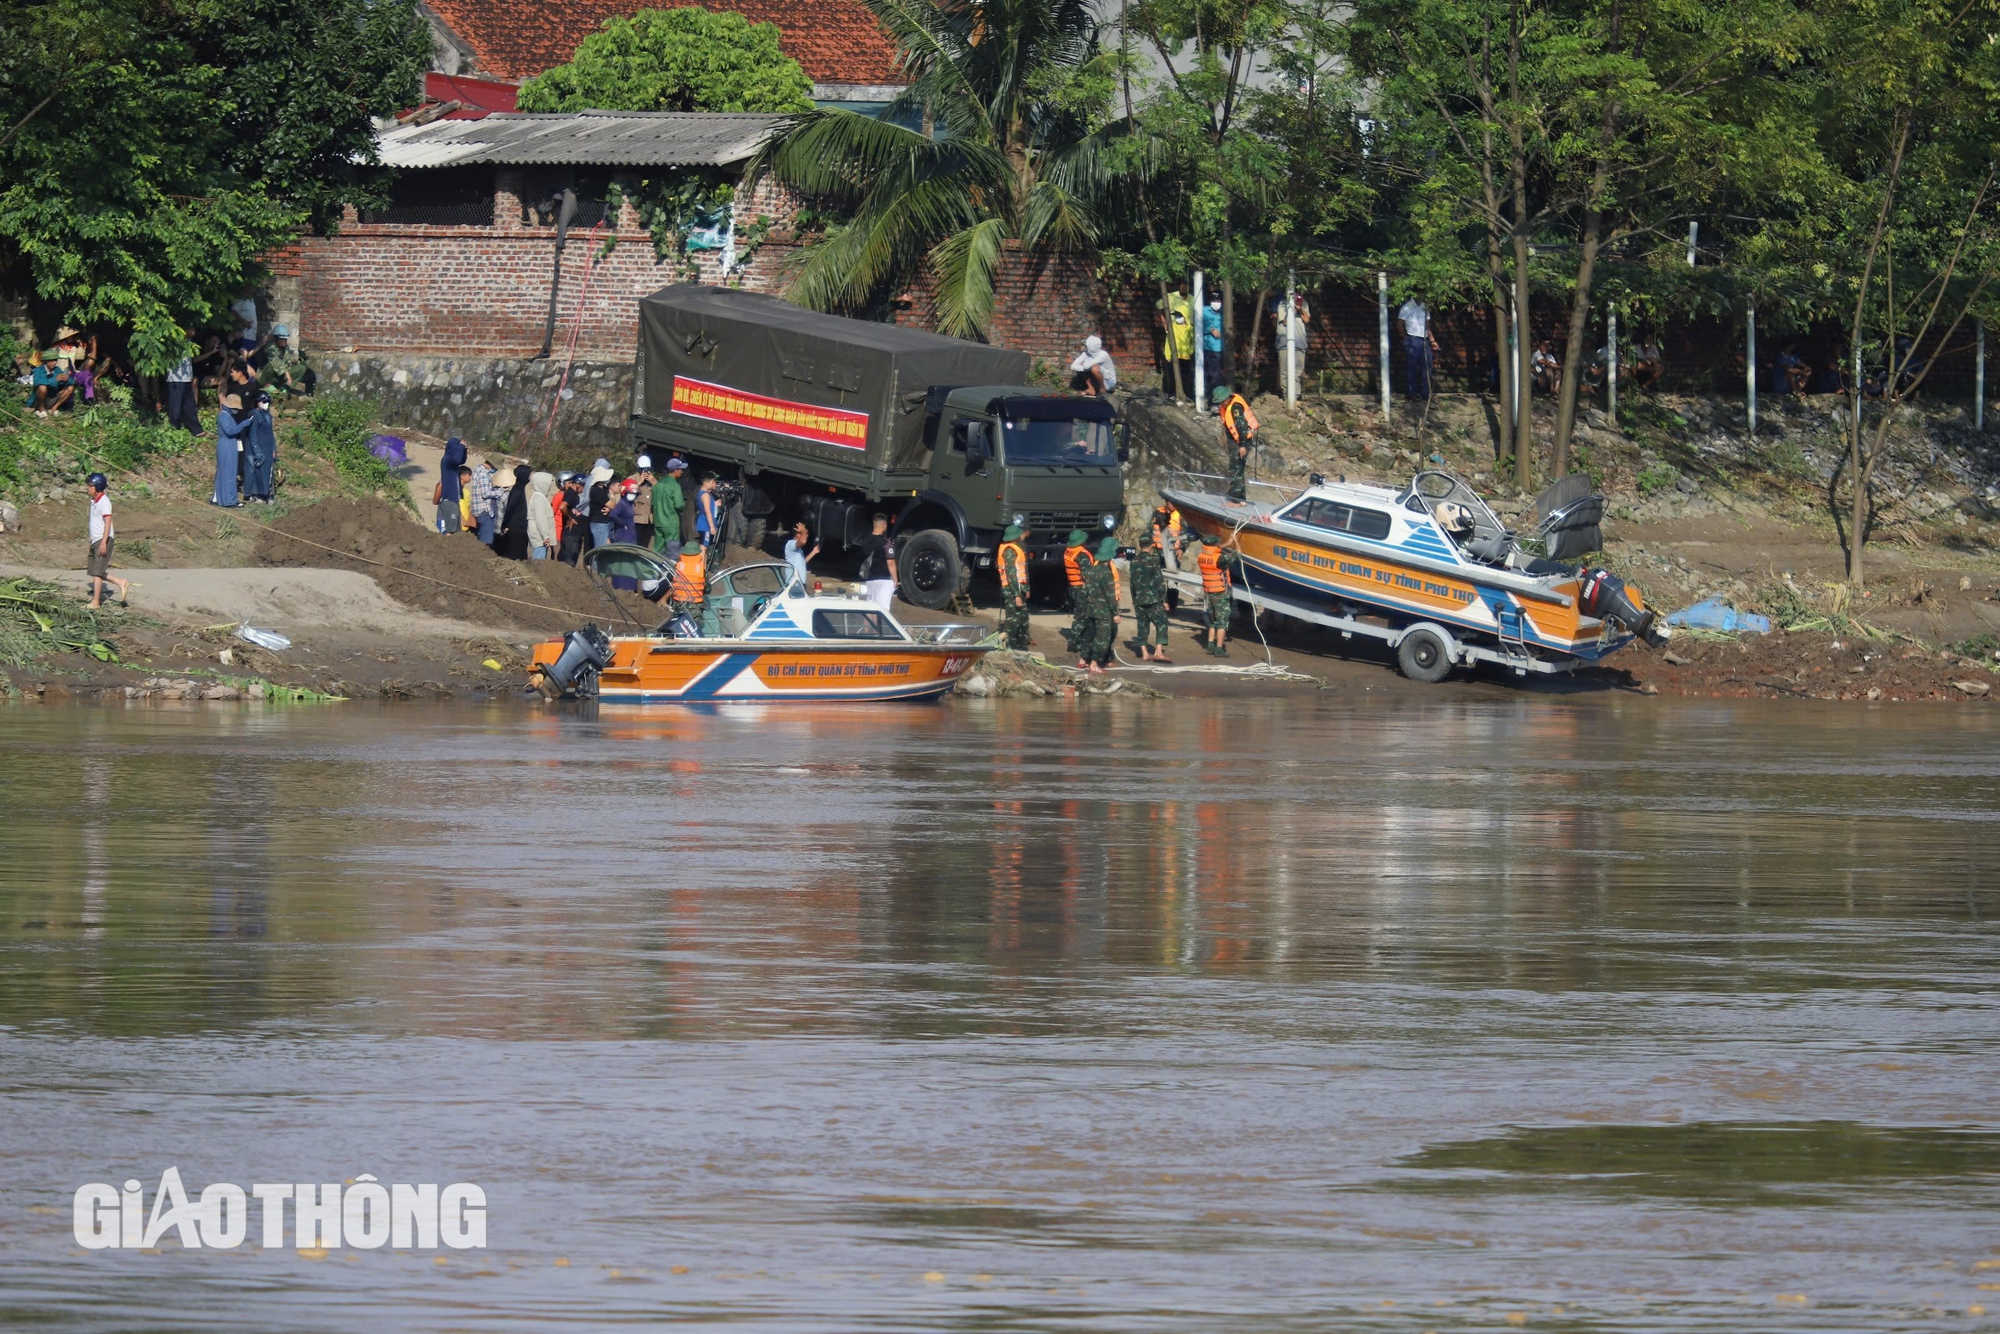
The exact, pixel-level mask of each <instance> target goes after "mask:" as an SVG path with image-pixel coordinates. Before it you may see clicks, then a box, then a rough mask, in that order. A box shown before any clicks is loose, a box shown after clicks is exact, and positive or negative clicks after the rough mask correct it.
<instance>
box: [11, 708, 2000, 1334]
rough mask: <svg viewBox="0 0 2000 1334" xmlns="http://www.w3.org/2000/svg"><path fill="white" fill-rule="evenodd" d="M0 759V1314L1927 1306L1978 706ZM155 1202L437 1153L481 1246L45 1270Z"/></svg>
mask: <svg viewBox="0 0 2000 1334" xmlns="http://www.w3.org/2000/svg"><path fill="white" fill-rule="evenodd" d="M6 727H7V730H6V732H5V733H4V735H5V738H6V740H5V742H4V745H5V759H6V763H5V765H4V766H0V802H4V807H5V809H6V810H7V811H8V812H9V817H8V820H7V823H6V825H5V838H6V846H5V848H4V850H0V851H4V858H0V868H4V869H0V1072H4V1073H0V1155H4V1161H5V1162H6V1163H7V1164H8V1170H7V1171H6V1173H5V1174H4V1175H0V1247H5V1248H6V1253H7V1254H8V1255H9V1256H10V1257H11V1258H12V1259H13V1263H12V1265H11V1266H10V1268H9V1269H8V1270H6V1271H0V1313H4V1314H6V1315H8V1316H10V1317H11V1318H13V1319H15V1320H17V1321H20V1322H23V1323H26V1324H29V1325H46V1324H53V1323H63V1324H67V1325H68V1326H70V1327H76V1328H95V1327H99V1326H102V1327H106V1328H110V1327H117V1326H122V1325H128V1324H130V1323H133V1321H134V1320H137V1319H139V1317H137V1316H136V1315H135V1314H134V1313H135V1312H136V1311H138V1310H139V1309H141V1308H142V1307H143V1308H144V1309H146V1310H155V1309H173V1310H175V1311H176V1312H178V1313H182V1314H183V1316H184V1318H185V1319H186V1320H187V1321H189V1322H190V1323H193V1324H217V1323H226V1322H228V1321H231V1320H241V1321H244V1322H247V1323H248V1324H250V1325H251V1326H252V1327H255V1328H259V1329H266V1328H269V1329H279V1328H286V1329H289V1328H301V1329H304V1328H351V1327H352V1325H353V1324H354V1323H355V1316H354V1307H355V1305H356V1304H364V1305H366V1304H372V1307H373V1309H374V1311H375V1312H376V1313H377V1314H378V1315H379V1316H380V1318H381V1319H382V1320H384V1321H385V1322H386V1323H389V1324H391V1325H394V1326H396V1327H410V1328H433V1327H435V1328H445V1327H460V1326H462V1325H464V1324H467V1323H473V1322H479V1323H487V1322H497V1321H499V1320H501V1319H503V1318H504V1319H506V1320H508V1321H509V1322H510V1323H514V1324H520V1325H526V1326H530V1327H534V1326H540V1325H550V1326H555V1325H562V1324H586V1325H589V1324H609V1323H622V1322H630V1321H638V1320H646V1319H658V1318H681V1319H716V1320H720V1319H725V1318H727V1319H731V1320H734V1321H737V1322H739V1323H744V1324H748V1325H751V1326H754V1327H765V1326H768V1327H773V1328H786V1329H795V1328H828V1329H843V1330H845V1329H861V1328H888V1327H897V1328H905V1327H913V1326H915V1327H924V1328H939V1327H945V1326H956V1325H967V1326H973V1325H977V1326H981V1327H988V1328H1010V1327H1017V1326H1018V1327H1022V1328H1035V1329H1049V1328H1070V1327H1082V1326H1085V1325H1102V1326H1105V1327H1108V1328H1117V1329H1130V1328H1140V1327H1146V1328H1154V1327H1157V1328H1161V1329H1175V1330H1179V1329H1188V1330H1196V1329H1199V1330H1214V1329H1231V1328H1241V1329H1250V1328H1258V1329H1262V1328H1320V1327H1324V1326H1325V1325H1326V1324H1328V1323H1334V1324H1338V1325H1340V1326H1341V1327H1343V1328H1371V1327H1379V1328H1382V1329H1396V1330H1402V1329H1413V1330H1414V1329H1419V1328H1448V1327H1449V1328H1455V1327H1462V1326H1490V1325H1491V1324H1493V1323H1494V1322H1496V1321H1498V1320H1499V1319H1500V1318H1501V1316H1502V1315H1503V1314H1505V1313H1506V1312H1508V1311H1515V1310H1519V1311H1527V1312H1538V1313H1539V1314H1537V1315H1536V1316H1535V1318H1536V1320H1537V1322H1538V1323H1540V1322H1543V1321H1545V1320H1548V1319H1553V1316H1552V1308H1553V1306H1554V1305H1555V1304H1557V1303H1562V1304H1564V1305H1565V1307H1566V1310H1567V1312H1568V1316H1567V1317H1565V1318H1568V1319H1574V1320H1582V1321H1584V1322H1585V1323H1594V1324H1613V1325H1617V1326H1619V1327H1634V1328H1638V1327H1648V1326H1657V1327H1660V1328H1672V1329H1686V1328H1715V1329H1730V1330H1735V1329H1741V1328H1743V1327H1745V1325H1746V1323H1747V1324H1754V1325H1757V1326H1759V1327H1763V1326H1768V1325H1770V1324H1772V1323H1777V1322H1782V1321H1783V1320H1785V1319H1788V1318H1791V1317H1788V1316H1786V1315H1785V1314H1784V1312H1786V1311H1791V1310H1793V1309H1795V1308H1794V1307H1792V1306H1779V1305H1774V1302H1775V1294H1779V1293H1785V1294H1798V1293H1801V1292H1806V1293H1809V1294H1810V1299H1811V1300H1812V1301H1813V1302H1814V1303H1815V1305H1814V1306H1813V1307H1811V1308H1810V1311H1811V1312H1823V1311H1824V1310H1825V1309H1826V1308H1827V1307H1829V1306H1831V1307H1835V1308H1838V1309H1839V1310H1841V1311H1842V1312H1843V1315H1842V1319H1843V1320H1844V1321H1845V1322H1846V1323H1849V1324H1853V1325H1856V1326H1867V1327H1870V1328H1896V1327H1901V1326H1903V1325H1909V1326H1911V1327H1915V1326H1917V1325H1924V1326H1925V1327H1928V1323H1927V1322H1932V1321H1933V1317H1932V1316H1930V1315H1928V1314H1926V1312H1929V1311H1933V1310H1942V1309H1946V1308H1950V1309H1953V1310H1958V1311H1963V1310H1964V1308H1965V1307H1966V1306H1968V1305H1970V1304H1974V1302H1975V1299H1976V1297H1977V1294H1978V1292H1979V1289H1978V1287H1977V1279H1978V1278H1979V1277H1980V1276H1981V1275H1983V1274H1985V1273H1986V1272H1988V1271H1974V1270H1972V1269H1971V1268H1970V1266H1971V1265H1972V1264H1973V1263H1974V1261H1976V1260H1978V1259H1982V1258H1985V1256H1986V1252H1985V1249H1984V1247H1985V1245H1986V1242H1985V1239H1984V1237H1983V1235H1982V1234H1981V1232H1980V1231H1979V1226H1980V1225H1981V1220H1982V1219H1983V1218H1984V1217H1986V1216H1988V1214H1989V1213H1990V1210H1991V1209H1992V1207H1993V1205H1994V1203H1995V1198H1994V1196H1995V1189H1994V1183H1995V1178H1994V1173H1995V1170H1996V1165H1997V1164H1996V1158H2000V1150H1996V1140H1995V1135H1996V1133H2000V1118H1996V1115H1995V1108H1994V1106H1993V1103H1994V1100H1995V1097H1996V1094H1995V1093H1994V1089H1995V1087H1996V1085H1995V1080H1994V1075H1995V1073H1996V1069H1995V1067H1996V1064H2000V1058H1997V1057H1996V1053H1995V1051H1994V1048H1993V1044H1992V1034H1993V1032H1994V1031H1995V1024H1994V1020H1995V1015H1994V1013H1993V1009H1994V1004H1993V1002H1992V1000H1991V998H1990V979H1991V976H1992V968H1993V964H1994V962H1995V955H1996V951H1995V939H1994V934H1993V931H1992V928H1991V926H1990V923H1991V922H1992V920H1993V916H1994V912H1995V909H1996V904H1995V902H1994V894H1993V892H1992V891H1991V890H1990V889H1988V888H1986V886H1988V885H1990V884H1991V883H1992V879H1993V877H1992V875H1991V874H1990V873H1988V874H1984V875H1983V874H1982V870H1981V868H1982V867H1983V866H1984V864H1985V862H1986V860H1987V858H1988V854H1989V851H1990V849H1991V846H1992V843H1993V839H1994V830H1995V823H1994V821H1995V815H1996V812H2000V762H1996V761H1994V760H1992V759H1990V758H1989V754H1990V751H1991V749H1992V747H1991V745H1990V741H1991V738H1990V737H1989V736H1988V735H1987V729H1988V727H1989V724H1987V723H1986V721H1985V719H1984V716H1983V715H1978V714H1972V715H1962V714H1957V713H1953V714H1949V715H1945V714H1939V715H1936V716H1935V717H1927V716H1925V715H1924V714H1922V713H1919V712H1906V713H1901V714H1896V713H1893V712H1887V711H1885V712H1883V713H1867V712H1859V711H1854V712H1833V711H1829V712H1825V713H1821V712H1818V711H1814V710H1809V709H1784V710H1779V709H1772V708H1768V707H1764V706H1727V707H1722V706H1717V707H1709V708H1705V707H1699V706H1692V707H1672V706H1661V705H1659V704H1657V703H1648V704H1646V705H1644V706H1642V707H1633V706H1631V705H1628V704H1626V703H1622V702H1617V701H1612V702H1581V703H1578V702H1566V703H1563V704H1558V705H1551V704H1546V703H1537V702H1524V703H1522V704H1520V705H1519V706H1485V705H1480V706H1468V705H1462V704H1458V705H1454V704H1441V705H1436V706H1380V707H1373V708H1369V709H1356V708H1353V707H1350V706H1345V705H1342V706H1328V707H1317V708H1314V707H1312V706H1308V707H1307V709H1306V710H1305V711H1301V709H1300V707H1299V706H1298V705H1297V704H1296V703H1292V704H1287V705H1284V706H1278V705H1264V704H1246V705H1228V704H1216V705H1182V706H1178V707H1172V708H1169V707H1165V706H1159V707H1154V706H1147V707H1132V708H1127V709H1122V710H1117V711H1112V710H1104V711H1098V710H1092V709H1083V708H1078V709H1068V710H1058V709H1036V708H1018V707H1014V706H1011V705H1005V704H1002V705H995V706H961V705H953V706H946V707H941V708H889V709H871V708H844V709H843V708H833V709H828V710H825V711H823V712H813V711H811V710H800V711H797V712H788V713H767V712H764V711H761V710H758V709H756V708H751V707H741V708H739V707H735V706H730V707H723V708H718V709H715V710H713V711H708V712H697V711H672V712H660V713H647V712H642V711H630V710H627V711H621V710H618V709H614V708H606V709H603V710H602V711H601V713H600V715H599V716H598V717H597V718H594V719H586V718H581V717H578V716H576V715H564V714H557V713H549V712H523V711H518V710H514V709H507V708H495V709H493V710H491V711H481V710H473V709H466V708H441V709H437V710H427V709H423V708H417V707H403V708H396V709H382V710H376V709H370V708H365V707H358V706H343V707H342V708H341V709H338V710H298V711H284V710H271V711H268V712H250V711H247V710H246V711H242V712H235V711H226V710H215V711H206V710H189V711H186V712H169V711H164V710H153V711H137V710H135V711H129V712H128V711H118V710H94V709H93V710H73V711H67V712H65V711H59V710H23V711H18V712H15V713H13V714H11V715H9V717H8V718H7V720H6ZM170 1164H177V1165H178V1166H179V1167H180V1168H181V1171H182V1173H183V1174H184V1175H185V1176H187V1178H188V1179H189V1180H190V1181H191V1182H193V1183H197V1184H198V1183H200V1182H204V1181H236V1182H240V1183H244V1184H249V1183H250V1182H252V1181H255V1180H281V1181H297V1180H344V1179H347V1178H351V1177H353V1176H355V1175H357V1174H359V1173H360V1172H363V1171H370V1172H374V1173H376V1174H377V1175H380V1176H382V1177H383V1178H384V1179H385V1180H386V1179H391V1178H394V1179H398V1180H445V1181H449V1180H472V1181H478V1182H480V1183H482V1184H483V1185H485V1187H486V1188H487V1190H488V1193H489V1197H490V1199H491V1201H492V1206H491V1217H492V1237H493V1249H492V1250H491V1251H490V1252H487V1253H484V1254H482V1255H479V1256H472V1257H465V1258H464V1260H463V1262H462V1263H461V1262H459V1261H456V1260H455V1261H454V1262H453V1264H448V1265H445V1266H432V1265H430V1263H429V1261H428V1259H427V1258H426V1257H423V1256H410V1255H404V1256H397V1255H395V1254H393V1253H391V1252H387V1251H381V1252H367V1253H365V1254H363V1253H359V1252H349V1253H348V1256H352V1257H354V1258H347V1257H344V1256H334V1257H332V1259H330V1260H329V1261H327V1262H325V1263H323V1264H319V1265H314V1264H313V1263H311V1262H308V1261H303V1260H300V1259H298V1258H297V1256H296V1255H294V1254H292V1253H290V1252H285V1253H274V1254H271V1255H257V1254H255V1253H254V1251H255V1248H254V1247H252V1248H251V1250H250V1251H246V1252H232V1253H228V1254H227V1256H226V1257H225V1256H224V1255H223V1254H218V1253H209V1254H199V1255H198V1254H194V1253H189V1254H184V1255H183V1254H170V1255H165V1256H155V1257H146V1256H139V1255H135V1254H113V1253H104V1254H96V1255H85V1254H83V1253H81V1252H78V1251H76V1250H75V1248H74V1247H73V1246H71V1245H70V1244H69V1242H68V1232H67V1224H68V1220H67V1212H66V1211H67V1205H68V1199H69V1193H70V1192H71V1191H73V1190H74V1189H75V1187H76V1186H77V1185H78V1184H81V1183H82V1182H85V1181H93V1180H116V1179H122V1178H123V1177H124V1176H126V1175H138V1176H142V1177H145V1178H147V1179H148V1181H149V1182H150V1181H152V1180H155V1179H157V1176H158V1173H159V1171H160V1170H161V1169H162V1168H164V1167H165V1166H167V1165H170ZM37 1209H40V1210H49V1209H53V1210H55V1211H56V1212H55V1213H36V1212H32V1211H33V1210H37ZM558 1258H562V1259H566V1260H569V1261H571V1263H569V1264H566V1265H562V1266H558V1265H556V1263H555V1261H556V1260H557V1259H558ZM1939 1265H1946V1266H1948V1267H1947V1268H1943V1269H1940V1268H1939V1267H1938V1266H1939ZM676 1267H679V1268H680V1269H684V1270H685V1272H676ZM613 1270H616V1271H617V1274H616V1276H615V1277H613V1275H612V1273H611V1271H613ZM930 1273H936V1274H941V1275H943V1278H941V1279H939V1280H935V1281H933V1280H930V1279H927V1278H926V1277H925V1275H926V1274H930ZM981 1275H984V1276H985V1277H984V1278H981V1277H979V1276H981ZM1384 1303H1395V1305H1393V1306H1387V1305H1384ZM1440 1303H1442V1305H1440ZM1745 1303H1750V1304H1751V1306H1749V1307H1747V1308H1746V1307H1745V1305H1744V1304H1745ZM163 1304H164V1306H163ZM1798 1309H1806V1308H1798ZM1746 1310H1747V1311H1752V1312H1754V1313H1755V1314H1754V1316H1752V1317H1751V1318H1749V1319H1748V1320H1747V1321H1746ZM336 1312H338V1313H339V1314H338V1315H336V1314H335V1313H336ZM1140 1312H1148V1313H1151V1314H1147V1315H1144V1316H1139V1315H1136V1314H1135V1313H1140ZM253 1313H254V1314H253ZM1797 1319H1798V1320H1799V1321H1801V1322H1802V1324H1801V1327H1808V1326H1809V1325H1810V1322H1811V1317H1810V1316H1809V1315H1799V1316H1797Z"/></svg>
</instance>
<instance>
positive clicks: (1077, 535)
mask: <svg viewBox="0 0 2000 1334" xmlns="http://www.w3.org/2000/svg"><path fill="white" fill-rule="evenodd" d="M1089 540H1090V534H1088V533H1086V532H1084V531H1083V529H1081V528H1072V529H1070V530H1069V544H1070V545H1071V546H1073V547H1080V546H1082V545H1083V544H1084V543H1085V542H1088V541H1089Z"/></svg>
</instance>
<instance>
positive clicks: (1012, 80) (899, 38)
mask: <svg viewBox="0 0 2000 1334" xmlns="http://www.w3.org/2000/svg"><path fill="white" fill-rule="evenodd" d="M863 2H864V3H865V4H867V6H868V8H869V9H871V10H872V11H874V13H875V16H876V17H877V18H878V19H879V20H880V21H881V23H882V26H883V27H884V28H885V29H887V30H888V32H889V35H890V36H891V37H892V38H894V39H895V41H896V44H897V46H898V47H899V48H900V50H901V52H902V63H903V67H904V69H905V70H906V71H907V72H908V73H909V74H910V76H911V82H910V85H909V87H908V88H907V89H906V90H905V91H904V93H903V96H902V97H901V98H900V99H899V100H898V101H897V102H896V104H895V105H894V106H893V107H891V108H890V110H889V112H888V114H887V115H886V116H884V117H883V118H882V119H879V120H878V119H875V118H873V117H870V116H862V115H857V114H855V113H853V112H848V111H815V112H811V113H809V114H806V115H802V116H799V117H796V118H794V119H793V120H792V121H790V122H789V123H788V124H787V125H786V126H785V128H784V129H783V130H781V131H780V133H779V134H778V135H777V136H776V137H775V138H774V139H773V140H772V142H771V144H770V145H769V146H768V147H767V148H766V149H765V150H764V152H763V153H761V154H760V155H759V157H758V159H757V161H756V162H755V163H754V164H753V165H752V168H751V174H752V175H753V176H754V175H755V174H757V173H758V172H769V173H770V174H771V175H772V176H774V177H775V178H776V179H778V180H780V181H782V182H784V183H785V184H787V185H790V186H792V187H793V188H795V189H797V190H799V191H801V192H803V193H804V194H805V195H807V196H808V197H811V198H814V199H818V200H824V201H826V202H827V203H828V204H830V205H832V206H834V207H836V208H838V209H841V210H843V211H845V212H847V213H848V215H849V216H848V220H847V221H846V222H845V223H844V224H841V225H839V226H837V227H834V228H831V229H829V232H828V235H827V237H826V239H825V240H824V241H822V242H821V243H820V244H818V245H816V246H813V247H812V248H810V249H809V250H808V251H807V252H806V255H805V258H804V260H803V262H802V264H801V265H800V268H799V270H798V273H797V275H796V276H795V278H794V279H793V282H792V285H791V288H790V291H789V293H788V295H789V296H790V297H791V298H792V299H793V300H795V301H798V302H799V303H801V304H802V305H806V306H811V307H813V308H815V309H819V310H842V309H846V310H853V309H858V308H861V307H864V306H866V305H868V304H869V303H870V301H871V300H872V299H873V298H875V297H876V296H878V295H879V294H881V293H882V292H883V291H884V290H886V289H887V288H889V287H890V286H891V285H892V284H900V283H903V282H906V281H907V280H908V279H909V278H910V277H912V276H913V275H914V274H915V273H916V271H917V270H918V268H919V267H921V266H928V268H929V270H930V274H931V277H932V279H933V280H934V282H935V283H936V288H937V313H938V323H939V326H940V327H941V328H942V329H943V330H944V331H945V332H946V333H950V334H954V335H957V336H959V337H976V336H977V335H978V334H979V332H980V330H981V329H982V328H983V327H984V326H985V324H986V323H987V321H988V320H989V319H991V317H992V314H993V275H994V270H995V268H996V267H997V265H998V264H999V260H1000V252H1001V243H1002V242H1003V241H1005V240H1008V239H1010V238H1015V239H1018V240H1019V241H1020V242H1021V244H1022V245H1023V246H1025V247H1027V248H1028V249H1030V250H1076V249H1083V248H1086V247H1088V246H1090V245H1091V244H1092V243H1093V242H1094V241H1095V240H1096V238H1097V234H1098V222H1097V205H1098V204H1099V202H1100V201H1101V199H1102V197H1103V195H1104V193H1105V190H1106V186H1107V182H1108V179H1109V168H1108V164H1107V161H1106V154H1105V152H1104V150H1105V148H1106V145H1107V135H1108V134H1109V133H1110V132H1111V131H1110V130H1108V129H1102V128H1100V129H1095V130H1094V129H1093V128H1092V124H1093V121H1094V120H1095V119H1096V117H1094V115H1093V114H1092V113H1093V111H1095V110H1096V109H1097V107H1096V105H1095V102H1096V100H1099V94H1098V93H1097V92H1096V91H1095V90H1097V89H1100V88H1101V89H1103V90H1105V91H1106V92H1108V90H1109V88H1110V83H1109V80H1108V68H1107V62H1108V60H1109V59H1110V57H1107V56H1106V55H1105V53H1104V52H1103V51H1102V49H1101V48H1100V45H1099V40H1098V36H1099V24H1098V21H1097V19H1096V17H1095V15H1094V14H1093V12H1092V6H1091V3H1090V0H863ZM919 117H921V119H922V121H923V123H924V124H925V126H926V127H927V128H929V129H930V130H931V133H924V132H921V131H918V130H913V129H909V128H907V127H906V126H905V125H899V124H896V123H894V121H895V120H898V119H900V120H903V121H909V120H913V119H917V118H919Z"/></svg>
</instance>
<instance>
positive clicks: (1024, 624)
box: [997, 523, 1034, 652]
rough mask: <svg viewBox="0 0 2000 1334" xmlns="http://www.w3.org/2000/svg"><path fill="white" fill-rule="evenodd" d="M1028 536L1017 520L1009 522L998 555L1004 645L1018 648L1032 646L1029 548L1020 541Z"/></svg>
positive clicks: (1002, 536) (1001, 626)
mask: <svg viewBox="0 0 2000 1334" xmlns="http://www.w3.org/2000/svg"><path fill="white" fill-rule="evenodd" d="M1027 536H1028V530H1027V529H1026V528H1024V527H1023V526H1021V525H1020V524H1018V523H1011V524H1008V525H1007V531H1006V532H1005V533H1003V534H1001V537H1000V550H999V553H998V556H997V561H998V564H999V567H1000V628H1001V630H1002V632H1003V633H1005V634H1006V636H1007V647H1008V648H1010V649H1014V650H1016V651H1017V652H1018V651H1023V650H1026V649H1029V648H1032V647H1034V640H1033V638H1032V637H1031V635H1030V632H1029V628H1028V549H1027V548H1026V547H1024V546H1022V545H1021V543H1022V542H1023V541H1024V540H1025V539H1026V538H1027Z"/></svg>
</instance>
